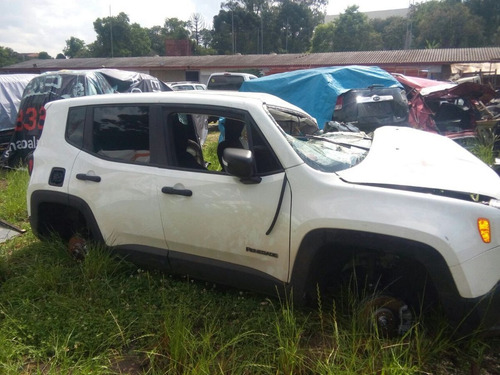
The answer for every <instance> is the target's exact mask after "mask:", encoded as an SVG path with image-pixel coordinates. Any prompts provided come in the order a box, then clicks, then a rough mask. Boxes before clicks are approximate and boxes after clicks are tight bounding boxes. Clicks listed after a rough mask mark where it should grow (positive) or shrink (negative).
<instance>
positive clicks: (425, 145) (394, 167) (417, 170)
mask: <svg viewBox="0 0 500 375" xmlns="http://www.w3.org/2000/svg"><path fill="white" fill-rule="evenodd" d="M338 174H339V176H340V177H341V178H342V179H343V180H345V181H347V182H351V183H360V184H380V185H397V186H411V187H419V188H430V189H441V190H450V191H456V192H464V193H470V194H481V195H486V196H489V197H493V198H496V199H500V177H499V176H498V175H497V174H496V173H495V171H493V169H492V168H490V167H488V166H487V165H486V164H484V163H483V162H482V161H480V160H479V159H478V158H476V157H475V156H474V155H472V154H471V153H470V152H469V151H467V150H466V149H464V148H463V147H461V146H460V145H458V144H457V143H455V142H454V141H452V140H451V139H448V138H446V137H444V136H441V135H437V134H433V133H429V132H425V131H422V130H416V129H411V128H400V127H391V126H386V127H382V128H379V129H377V130H376V131H375V134H374V139H373V143H372V146H371V149H370V151H369V153H368V155H367V157H366V158H365V160H363V161H362V162H361V163H360V164H358V165H357V166H355V167H353V168H350V169H347V170H343V171H341V172H338Z"/></svg>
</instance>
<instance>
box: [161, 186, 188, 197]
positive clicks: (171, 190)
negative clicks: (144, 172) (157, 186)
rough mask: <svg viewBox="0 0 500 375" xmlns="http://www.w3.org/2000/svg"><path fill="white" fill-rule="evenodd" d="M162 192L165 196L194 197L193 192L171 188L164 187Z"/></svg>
mask: <svg viewBox="0 0 500 375" xmlns="http://www.w3.org/2000/svg"><path fill="white" fill-rule="evenodd" d="M161 192H162V193H163V194H174V195H182V196H184V197H190V196H191V195H193V191H192V190H189V189H176V188H173V187H170V186H164V187H162V188H161Z"/></svg>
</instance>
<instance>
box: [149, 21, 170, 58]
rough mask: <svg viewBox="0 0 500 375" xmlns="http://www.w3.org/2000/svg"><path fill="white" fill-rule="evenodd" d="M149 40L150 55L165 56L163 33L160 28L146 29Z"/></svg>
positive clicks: (164, 37)
mask: <svg viewBox="0 0 500 375" xmlns="http://www.w3.org/2000/svg"><path fill="white" fill-rule="evenodd" d="M147 33H148V36H149V40H150V43H151V54H152V55H158V56H165V39H166V36H165V33H164V32H163V28H162V27H161V26H153V27H151V28H150V29H147Z"/></svg>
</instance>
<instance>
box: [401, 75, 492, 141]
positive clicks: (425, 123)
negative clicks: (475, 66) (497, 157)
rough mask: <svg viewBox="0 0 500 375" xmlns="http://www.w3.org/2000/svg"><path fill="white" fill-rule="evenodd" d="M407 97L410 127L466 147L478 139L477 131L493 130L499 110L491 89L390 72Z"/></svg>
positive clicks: (477, 85)
mask: <svg viewBox="0 0 500 375" xmlns="http://www.w3.org/2000/svg"><path fill="white" fill-rule="evenodd" d="M394 76H395V78H396V79H397V80H398V81H399V82H400V83H401V84H402V85H403V86H404V88H405V91H406V95H407V98H408V105H409V110H410V115H409V117H408V122H409V125H410V126H411V127H414V128H417V129H422V130H425V131H430V132H435V133H438V134H442V135H445V136H447V137H449V138H452V139H454V140H455V141H456V142H458V143H459V144H461V145H463V146H464V147H466V148H472V147H474V145H475V144H476V143H477V141H478V132H480V133H481V132H482V133H483V134H484V133H485V132H489V133H491V134H493V135H495V134H496V133H497V127H498V124H499V122H500V113H499V112H500V111H495V109H496V108H497V107H496V106H495V105H493V104H492V105H490V106H487V105H485V103H486V104H489V103H494V102H492V100H494V98H495V91H494V90H493V89H492V88H491V87H490V86H488V85H483V84H479V83H473V82H463V83H453V82H443V81H435V80H431V79H425V78H419V77H409V76H404V75H402V74H394Z"/></svg>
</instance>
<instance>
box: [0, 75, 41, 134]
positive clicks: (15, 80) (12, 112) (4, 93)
mask: <svg viewBox="0 0 500 375" xmlns="http://www.w3.org/2000/svg"><path fill="white" fill-rule="evenodd" d="M34 77H36V74H2V75H0V131H1V130H5V129H13V128H14V123H15V122H16V116H17V111H18V109H19V105H20V104H21V98H22V96H23V91H24V88H25V87H26V85H27V84H28V83H29V81H31V79H33V78H34Z"/></svg>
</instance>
